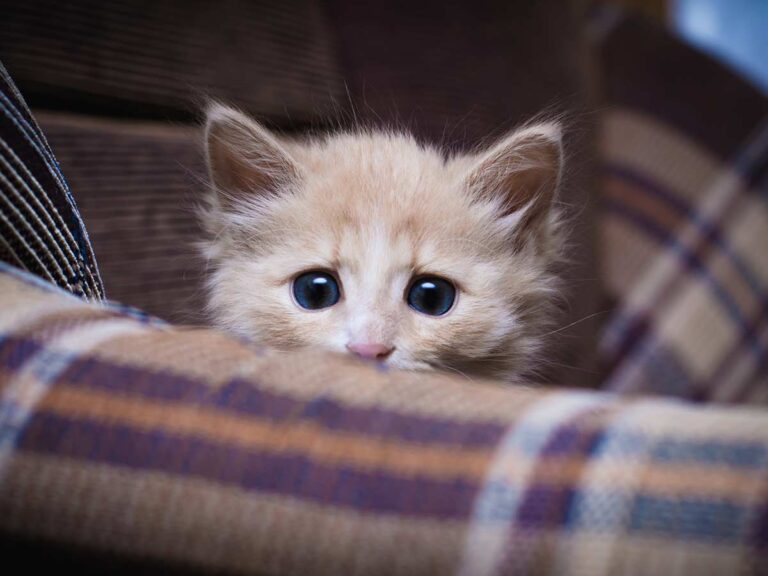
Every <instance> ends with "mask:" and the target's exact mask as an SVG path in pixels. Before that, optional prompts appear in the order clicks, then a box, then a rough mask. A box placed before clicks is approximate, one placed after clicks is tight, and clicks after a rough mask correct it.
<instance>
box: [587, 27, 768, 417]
mask: <svg viewBox="0 0 768 576" xmlns="http://www.w3.org/2000/svg"><path fill="white" fill-rule="evenodd" d="M600 55H601V62H602V68H603V75H604V87H605V98H606V100H607V107H606V112H605V113H604V114H603V119H602V135H601V149H602V154H603V162H604V166H603V174H604V176H603V178H604V180H603V190H602V194H603V200H602V207H603V208H602V214H601V217H600V220H599V221H600V230H601V231H600V235H601V241H600V243H599V245H600V247H601V250H602V254H601V259H602V266H603V269H602V272H601V276H602V277H603V278H604V279H605V281H606V289H607V292H608V296H609V301H608V302H607V303H606V305H605V308H606V309H609V310H612V312H611V315H610V318H609V319H608V321H607V323H606V328H605V333H604V336H603V338H602V342H601V357H602V359H603V361H604V363H605V365H606V367H607V370H608V372H609V375H608V378H607V380H606V382H605V387H606V388H607V389H609V390H617V391H623V392H646V393H647V392H650V393H660V394H667V395H674V396H678V397H683V398H688V399H694V400H700V401H722V402H754V403H768V386H767V385H766V382H767V381H768V257H766V252H765V246H766V245H768V179H766V175H768V97H766V96H765V95H764V94H761V93H759V92H758V91H757V90H756V89H755V88H753V87H752V86H750V85H749V84H748V83H746V82H745V81H744V80H743V79H741V78H739V77H737V76H736V75H734V74H733V73H731V72H730V71H728V70H727V69H725V68H724V67H723V66H722V65H720V64H719V63H717V62H715V61H714V60H711V59H710V58H709V57H707V56H704V55H702V54H700V53H698V52H696V51H695V50H693V49H692V48H690V47H687V46H685V45H684V44H682V43H681V42H679V41H678V40H675V39H674V38H672V37H670V36H669V34H668V33H667V32H665V31H664V30H662V29H659V28H655V27H653V26H652V25H651V24H648V23H645V22H643V21H639V20H636V19H626V20H620V21H617V22H615V23H614V25H613V27H611V28H609V30H608V32H607V34H606V36H605V37H604V39H603V40H602V42H601V45H600Z"/></svg>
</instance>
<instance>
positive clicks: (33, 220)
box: [0, 64, 104, 300]
mask: <svg viewBox="0 0 768 576" xmlns="http://www.w3.org/2000/svg"><path fill="white" fill-rule="evenodd" d="M0 260H2V261H5V262H9V263H11V264H13V265H14V266H19V267H20V268H23V269H25V270H29V271H31V272H34V273H35V274H37V275H39V276H40V277H42V278H45V279H47V280H49V281H51V282H53V283H55V284H57V285H59V286H61V287H62V288H65V289H67V290H69V291H71V292H73V293H75V294H77V295H79V296H82V297H84V298H86V299H88V300H100V299H102V298H103V294H104V290H103V286H102V283H101V279H100V278H99V273H98V270H97V268H96V261H95V259H94V256H93V252H92V250H91V245H90V243H89V241H88V234H87V233H86V231H85V227H84V226H83V222H82V220H81V219H80V216H79V213H78V211H77V207H76V205H75V201H74V199H73V198H72V194H71V193H70V191H69V188H68V187H67V183H66V182H65V180H64V176H63V175H62V174H61V171H60V170H59V165H58V163H57V162H56V159H55V158H54V156H53V153H52V152H51V149H50V147H49V146H48V143H47V142H46V140H45V138H44V136H43V135H42V133H41V132H40V129H39V127H38V126H37V124H36V123H35V121H34V119H33V118H32V115H31V114H30V112H29V109H28V108H27V106H26V104H25V103H24V100H23V99H22V98H21V95H20V94H19V92H18V91H17V90H16V87H15V86H14V84H13V82H12V80H11V78H10V77H9V76H8V73H7V72H6V70H5V68H4V67H3V66H2V64H0Z"/></svg>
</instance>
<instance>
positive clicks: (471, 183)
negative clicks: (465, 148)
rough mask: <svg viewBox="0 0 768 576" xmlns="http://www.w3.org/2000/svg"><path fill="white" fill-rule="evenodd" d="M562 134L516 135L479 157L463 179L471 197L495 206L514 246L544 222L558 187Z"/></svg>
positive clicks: (549, 130)
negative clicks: (510, 234)
mask: <svg viewBox="0 0 768 576" xmlns="http://www.w3.org/2000/svg"><path fill="white" fill-rule="evenodd" d="M562 166H563V146H562V129H561V127H560V125H559V124H558V123H555V122H546V123H541V124H534V125H531V126H527V127H525V128H521V129H519V130H516V131H515V132H513V133H512V134H510V135H508V136H507V137H505V138H504V139H503V140H501V141H500V142H499V143H498V144H496V145H494V146H493V147H491V148H490V149H489V150H487V151H486V152H484V153H482V154H480V156H479V158H478V159H477V160H476V162H475V164H474V166H473V167H472V169H471V171H470V174H469V176H468V178H467V185H468V187H469V189H470V191H471V193H472V194H474V195H475V196H476V197H478V198H481V199H485V200H490V201H494V202H496V203H498V205H499V207H500V212H501V213H500V216H501V217H502V218H504V219H505V220H507V221H508V222H509V224H510V227H511V229H512V232H513V236H514V241H515V244H516V245H520V244H522V241H523V240H524V239H525V237H526V236H527V235H529V233H531V232H535V231H536V230H537V229H538V228H539V227H540V226H541V225H542V224H544V223H545V222H546V221H547V218H548V216H549V212H550V209H551V208H552V202H553V200H554V198H555V196H556V194H557V189H558V187H559V185H560V178H561V173H562Z"/></svg>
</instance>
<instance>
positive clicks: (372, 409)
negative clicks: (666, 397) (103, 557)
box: [0, 268, 768, 576]
mask: <svg viewBox="0 0 768 576" xmlns="http://www.w3.org/2000/svg"><path fill="white" fill-rule="evenodd" d="M21 274H22V273H20V272H18V271H13V270H12V269H10V268H5V269H3V271H2V274H0V291H1V292H2V294H3V295H4V296H3V299H2V313H0V335H2V338H0V394H2V396H1V399H2V400H1V401H2V404H1V405H0V417H1V418H2V420H1V421H0V430H2V436H0V442H2V444H1V445H0V477H1V478H2V482H0V533H3V534H9V533H10V534H13V535H14V536H15V537H16V538H22V539H24V540H26V541H39V542H54V543H60V544H66V545H68V546H71V547H73V548H80V549H83V550H90V551H93V552H99V551H101V552H104V551H109V552H111V553H113V557H112V560H113V561H115V558H120V557H123V558H139V559H143V560H144V561H146V562H156V563H161V564H162V563H164V565H166V566H168V567H174V565H175V564H176V563H180V564H183V565H187V566H190V567H194V568H196V569H207V570H212V571H223V572H231V573H235V572H237V573H244V574H247V573H260V574H303V573H309V572H311V573H312V574H318V575H321V574H362V575H366V576H369V575H376V574H387V575H393V574H409V575H414V574H449V573H458V574H467V575H473V576H475V575H482V574H523V573H525V574H583V575H590V576H597V575H600V574H605V575H610V574H620V573H632V574H660V573H672V572H673V573H675V574H684V575H687V574H691V575H694V574H696V575H698V574H760V573H765V570H767V569H768V414H766V413H765V412H764V411H759V410H755V409H752V408H738V409H737V408H719V409H716V408H711V407H710V408H697V407H693V406H691V405H687V404H684V403H676V402H670V401H660V400H649V399H632V400H628V399H620V398H618V397H615V396H611V395H607V394H601V393H595V392H572V391H558V390H551V389H525V388H506V387H501V386H494V385H493V384H492V383H483V382H474V383H470V382H466V381H463V380H461V379H457V378H454V377H450V376H446V375H436V374H435V375H429V374H418V373H397V372H391V373H390V372H383V371H381V370H380V369H377V368H376V367H374V366H372V365H368V364H364V363H358V362H355V361H353V360H351V359H348V358H342V357H335V356H331V355H323V354H315V353H301V354H280V353H276V352H273V351H269V350H264V349H258V348H253V347H250V346H248V345H245V344H243V343H239V342H236V341H234V340H231V339H228V338H226V337H224V336H222V335H220V334H218V333H215V332H211V331H206V330H179V329H172V328H169V327H167V326H165V325H159V324H156V323H152V322H148V321H147V320H146V319H136V318H135V317H133V316H131V315H128V314H126V313H124V312H122V311H120V310H115V309H112V308H109V307H105V306H103V305H102V306H95V305H89V304H87V303H84V302H82V301H81V300H79V299H77V298H74V297H72V296H70V295H67V294H64V293H63V292H60V291H58V290H56V289H53V288H51V287H49V286H45V285H43V284H42V283H41V282H40V281H39V280H37V279H32V278H31V277H27V276H22V275H21ZM158 565H159V564H158ZM670 567H673V568H674V570H672V571H671V572H670Z"/></svg>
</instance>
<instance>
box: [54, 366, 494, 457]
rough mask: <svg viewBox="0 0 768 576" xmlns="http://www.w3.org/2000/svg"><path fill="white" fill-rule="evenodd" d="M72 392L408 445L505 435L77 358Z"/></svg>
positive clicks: (68, 376) (71, 371) (69, 379)
mask: <svg viewBox="0 0 768 576" xmlns="http://www.w3.org/2000/svg"><path fill="white" fill-rule="evenodd" d="M58 380H59V382H61V383H63V384H67V385H68V386H77V387H83V388H88V389H97V390H104V391H109V392H110V393H114V394H120V395H128V396H131V397H137V396H138V397H142V398H150V399H153V400H167V401H169V402H179V403H184V404H193V405H196V404H204V405H206V406H214V407H216V408H219V409H222V410H226V411H227V412H234V413H237V414H243V415H249V416H257V417H259V418H265V419H268V420H270V421H284V420H291V419H299V418H300V419H304V420H310V421H312V422H315V423H317V424H320V425H322V426H324V427H326V428H328V429H331V430H337V431H344V432H354V433H356V434H365V435H370V436H381V435H382V434H384V433H386V435H387V437H390V438H397V439H400V440H405V441H407V442H420V443H439V444H461V445H464V446H486V445H493V444H495V443H496V442H497V441H498V439H499V438H500V437H501V436H502V435H503V434H504V430H505V428H504V426H502V425H500V424H493V423H488V422H477V423H474V422H456V421H452V420H441V419H438V418H428V417H422V416H415V415H406V414H399V413H397V412H393V411H388V410H384V409H381V408H363V407H352V406H347V405H344V404H342V403H340V402H337V401H335V400H333V399H332V398H328V397H325V396H322V395H320V396H317V397H315V398H312V399H298V398H295V397H291V396H285V395H280V394H276V393H274V392H270V391H266V390H263V389H260V388H258V386H257V385H254V384H253V383H252V382H247V381H243V380H238V379H234V380H231V381H229V382H227V383H226V384H223V385H221V386H217V387H212V386H211V385H210V384H209V383H207V382H205V381H202V380H196V379H194V378H190V377H187V376H181V375H179V374H175V373H171V372H161V371H156V370H150V369H147V368H133V367H130V366H117V365H115V364H111V363H109V362H105V361H101V360H97V359H94V358H76V359H74V360H73V361H72V363H71V364H70V366H69V367H68V368H67V369H66V370H65V371H64V372H63V373H62V374H61V376H60V377H59V379H58Z"/></svg>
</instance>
